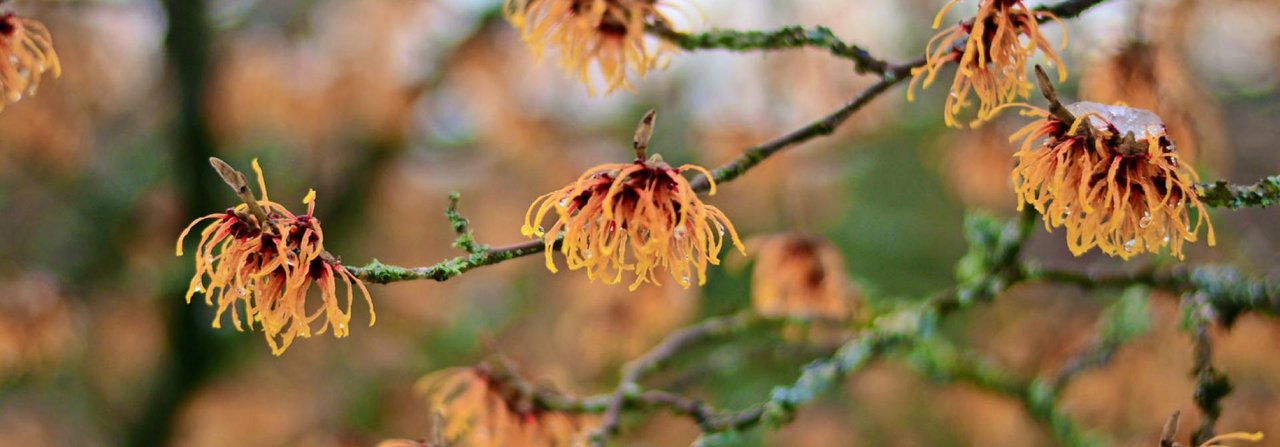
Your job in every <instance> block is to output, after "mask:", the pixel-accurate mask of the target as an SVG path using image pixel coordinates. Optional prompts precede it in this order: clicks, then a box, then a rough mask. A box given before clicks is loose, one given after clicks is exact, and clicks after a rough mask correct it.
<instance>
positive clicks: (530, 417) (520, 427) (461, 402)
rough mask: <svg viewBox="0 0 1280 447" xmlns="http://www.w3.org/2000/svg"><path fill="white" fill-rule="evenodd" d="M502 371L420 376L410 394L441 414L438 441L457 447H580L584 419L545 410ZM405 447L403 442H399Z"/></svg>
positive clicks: (453, 370)
mask: <svg viewBox="0 0 1280 447" xmlns="http://www.w3.org/2000/svg"><path fill="white" fill-rule="evenodd" d="M508 378H509V377H506V373H501V372H494V371H492V370H490V369H489V368H487V367H483V366H477V367H469V368H451V369H445V370H441V371H437V372H434V373H432V374H430V375H428V376H426V377H423V378H422V379H421V380H419V381H418V383H417V385H415V386H414V390H415V391H416V392H417V393H419V394H420V395H422V396H425V397H426V399H427V405H428V406H429V407H430V408H431V411H432V413H433V414H436V415H439V416H440V419H438V422H440V425H439V426H437V427H436V428H435V430H436V431H437V437H438V438H441V439H443V440H444V441H445V442H446V443H448V445H457V446H496V445H501V446H511V447H521V446H530V447H533V446H539V447H541V446H552V447H554V446H562V447H567V446H570V445H579V444H580V442H581V439H580V438H581V437H582V433H583V432H584V431H585V428H586V423H585V421H584V420H583V417H581V416H578V415H574V414H566V413H561V412H555V411H546V410H544V409H542V408H540V407H539V406H537V405H535V404H534V402H533V397H532V395H531V393H529V392H528V390H522V389H519V388H518V387H516V386H514V384H512V383H510V382H509V381H508V380H505V379H508ZM402 445H403V444H402Z"/></svg>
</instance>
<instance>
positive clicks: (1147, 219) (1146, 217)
mask: <svg viewBox="0 0 1280 447" xmlns="http://www.w3.org/2000/svg"><path fill="white" fill-rule="evenodd" d="M1149 226H1151V212H1150V211H1143V212H1142V220H1139V221H1138V227H1140V228H1146V227H1149Z"/></svg>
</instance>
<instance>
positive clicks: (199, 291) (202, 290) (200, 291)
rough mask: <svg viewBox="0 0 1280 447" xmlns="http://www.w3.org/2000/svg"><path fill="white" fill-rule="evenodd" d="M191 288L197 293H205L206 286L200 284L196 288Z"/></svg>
mask: <svg viewBox="0 0 1280 447" xmlns="http://www.w3.org/2000/svg"><path fill="white" fill-rule="evenodd" d="M191 290H194V291H195V292H196V293H204V287H200V286H196V288H194V289H191Z"/></svg>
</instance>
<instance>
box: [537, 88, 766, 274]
mask: <svg viewBox="0 0 1280 447" xmlns="http://www.w3.org/2000/svg"><path fill="white" fill-rule="evenodd" d="M653 119H654V113H653V112H652V111H651V112H649V114H647V115H645V118H644V120H643V121H641V124H640V127H639V129H637V131H636V144H635V147H636V155H637V157H636V160H635V161H634V162H632V163H607V164H602V165H599V166H596V167H593V168H591V169H588V170H587V171H586V172H585V173H583V174H582V176H581V177H579V178H578V180H577V181H576V182H574V183H572V184H570V185H568V186H565V187H564V188H561V189H559V190H556V191H552V192H550V193H548V194H546V195H543V196H541V197H538V198H537V199H536V200H534V201H533V203H532V204H530V205H529V210H528V211H527V212H526V213H525V221H524V226H523V227H522V228H521V230H520V231H521V233H523V234H524V235H525V236H529V237H540V238H542V239H543V241H545V243H546V248H547V250H546V259H547V269H549V270H551V271H552V272H556V271H557V269H556V265H555V261H554V259H553V256H552V253H553V252H554V251H555V248H556V244H557V241H559V242H560V244H559V247H560V248H559V251H560V252H561V253H563V254H564V257H565V262H566V263H567V264H568V266H569V270H578V269H582V268H585V269H587V277H588V278H590V279H592V280H595V279H600V280H601V281H603V282H605V283H606V284H617V283H619V282H621V281H622V276H623V273H624V272H627V271H632V272H634V273H635V276H636V278H635V280H634V281H633V282H632V283H631V287H630V289H631V290H635V289H636V288H638V287H640V284H642V283H645V282H653V283H654V284H660V282H659V281H658V275H657V274H658V271H659V270H661V269H666V270H668V271H670V273H671V275H672V277H674V278H675V279H676V282H677V283H678V284H680V285H681V286H683V287H686V288H687V287H689V285H690V284H691V283H692V282H693V278H695V275H696V278H697V281H698V285H702V284H705V283H706V281H707V265H708V264H711V265H719V264H720V250H721V249H722V248H723V247H724V242H725V235H726V234H728V235H729V237H730V238H731V240H732V241H733V245H734V246H735V247H737V248H738V250H739V251H740V252H743V253H745V252H746V248H745V247H744V246H743V245H742V241H741V240H739V239H738V233H737V231H736V230H734V228H733V224H732V223H731V222H729V218H728V217H726V216H725V214H724V213H723V212H721V211H720V210H719V209H718V208H716V207H714V206H711V205H706V204H704V203H702V200H700V199H698V194H697V192H696V191H694V190H693V187H692V186H690V184H689V180H688V179H686V178H685V177H684V173H685V172H687V171H697V172H701V173H702V174H703V175H706V176H707V179H708V180H710V179H711V173H710V172H708V171H707V170H706V168H703V167H700V166H695V165H683V166H680V167H679V168H672V167H671V166H670V165H668V164H666V163H665V162H663V161H662V158H661V157H660V156H658V155H654V156H653V157H652V158H649V159H648V160H645V159H644V156H645V151H646V150H647V148H648V142H649V136H650V134H651V132H652V126H653ZM710 186H711V190H710V194H711V195H714V194H715V191H716V187H715V182H714V181H712V182H711V183H710ZM552 212H554V213H555V215H556V217H557V218H556V221H555V223H553V224H552V225H551V227H549V228H546V229H544V228H543V227H542V226H541V224H542V222H543V220H545V219H546V217H547V215H548V214H551V213H552ZM561 236H563V239H561Z"/></svg>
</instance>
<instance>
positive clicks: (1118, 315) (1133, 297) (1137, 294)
mask: <svg viewBox="0 0 1280 447" xmlns="http://www.w3.org/2000/svg"><path fill="white" fill-rule="evenodd" d="M1149 296H1150V289H1148V288H1147V287H1146V286H1140V285H1139V286H1130V287H1129V288H1127V289H1125V290H1124V292H1123V293H1122V294H1121V296H1120V299H1119V300H1116V302H1115V303H1112V304H1111V306H1109V307H1107V309H1106V310H1105V311H1103V315H1102V319H1101V320H1100V321H1098V333H1097V335H1096V336H1095V337H1094V339H1093V340H1092V341H1091V342H1090V344H1089V346H1088V347H1086V348H1085V349H1084V350H1082V351H1080V352H1079V353H1077V354H1076V355H1074V356H1072V357H1071V358H1070V359H1068V360H1067V362H1066V363H1065V364H1064V365H1063V366H1062V368H1061V369H1059V370H1058V373H1057V374H1056V375H1055V376H1054V377H1053V380H1052V381H1051V382H1049V383H1050V385H1051V388H1052V389H1053V390H1054V392H1055V393H1061V392H1062V390H1063V389H1065V388H1066V387H1067V385H1068V384H1069V383H1070V382H1071V380H1072V379H1074V378H1075V377H1076V376H1077V375H1079V374H1080V373H1082V372H1085V371H1088V370H1090V369H1094V368H1099V367H1102V366H1105V365H1106V364H1108V363H1110V362H1111V359H1112V357H1114V356H1115V353H1116V351H1118V350H1120V347H1121V346H1123V345H1124V344H1125V343H1127V342H1129V341H1130V340H1133V339H1134V338H1135V337H1138V336H1139V335H1142V334H1145V333H1147V331H1149V330H1150V329H1151V310H1150V307H1149V306H1148V297H1149Z"/></svg>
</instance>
